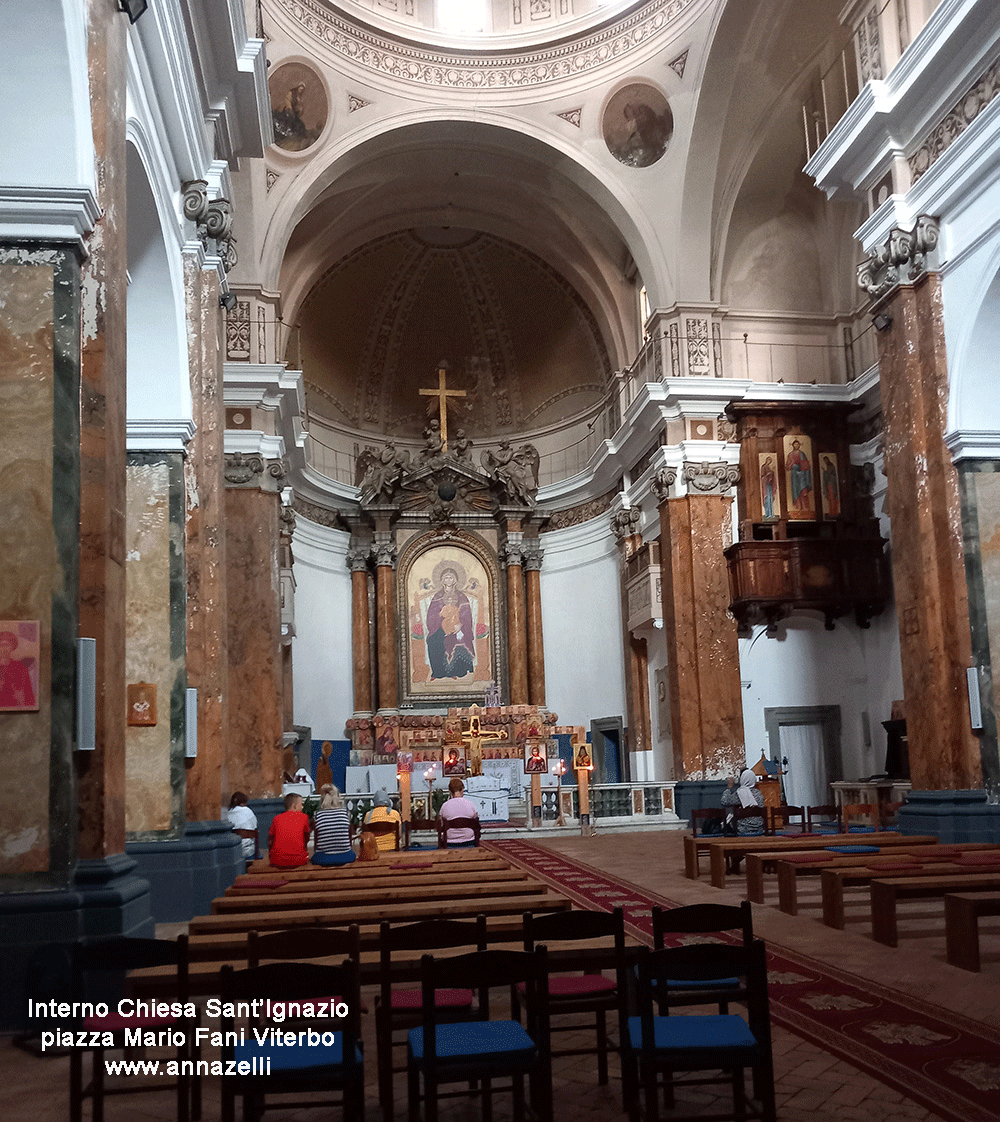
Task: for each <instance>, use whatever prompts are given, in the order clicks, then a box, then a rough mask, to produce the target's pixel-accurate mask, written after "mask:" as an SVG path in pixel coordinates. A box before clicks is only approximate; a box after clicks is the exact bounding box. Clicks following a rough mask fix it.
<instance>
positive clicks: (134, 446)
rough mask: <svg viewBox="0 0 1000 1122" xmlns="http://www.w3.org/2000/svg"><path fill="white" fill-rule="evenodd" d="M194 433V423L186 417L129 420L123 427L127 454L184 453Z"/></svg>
mask: <svg viewBox="0 0 1000 1122" xmlns="http://www.w3.org/2000/svg"><path fill="white" fill-rule="evenodd" d="M194 433H195V425H194V421H192V420H190V419H189V418H187V417H177V418H167V419H165V420H147V419H145V418H143V419H139V420H133V419H132V418H129V420H128V421H127V422H126V426H125V448H126V451H128V452H184V451H185V450H186V449H187V445H188V441H190V440H191V438H192V437H193V436H194Z"/></svg>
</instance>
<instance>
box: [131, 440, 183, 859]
mask: <svg viewBox="0 0 1000 1122" xmlns="http://www.w3.org/2000/svg"><path fill="white" fill-rule="evenodd" d="M127 478H128V511H127V514H126V520H125V526H126V547H127V553H126V564H125V590H126V628H125V678H126V682H127V683H138V682H148V683H150V684H153V685H155V686H156V700H157V721H156V724H155V725H152V726H142V725H131V726H130V725H126V729H125V775H126V781H127V783H128V805H127V807H126V811H125V829H126V831H127V832H128V835H129V838H130V840H133V841H146V840H152V839H155V838H161V837H163V836H164V834H165V833H167V832H168V831H169V832H172V833H173V834H175V835H176V836H180V833H181V831H182V830H183V825H184V809H185V808H184V794H185V792H184V778H185V774H184V728H185V715H184V688H185V686H186V684H187V676H186V672H185V663H184V658H185V632H186V613H185V586H184V522H183V514H184V492H183V488H184V482H183V463H182V458H181V456H180V454H179V453H171V454H167V453H159V452H157V453H130V454H129V457H128V467H127Z"/></svg>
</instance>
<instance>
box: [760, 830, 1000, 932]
mask: <svg viewBox="0 0 1000 1122" xmlns="http://www.w3.org/2000/svg"><path fill="white" fill-rule="evenodd" d="M982 850H995V851H996V854H997V863H998V864H1000V846H993V845H988V844H986V843H982V844H978V843H977V844H974V845H967V846H952V845H943V846H942V845H915V846H907V845H900V846H892V847H890V848H889V849H888V850H880V851H879V852H878V853H841V854H834V853H830V854H828V855H827V856H828V859H827V860H824V859H823V858H822V857H820V856H819V855H818V854H817V853H808V854H799V855H796V854H789V855H788V856H786V857H785V858H784V859H783V860H768V859H766V858H765V859H764V861H761V859H760V855H759V854H752V853H750V854H747V858H746V860H747V883H748V885H749V884H750V880H751V874H750V866H751V863H753V864H754V866H755V867H756V866H760V865H762V864H767V863H770V864H773V865H774V866H775V873H776V876H777V881H778V907H779V908H780V910H781V911H783V912H785V913H787V914H788V915H797V914H798V878H799V877H808V876H814V877H815V876H820V875H821V873H822V871H823V869H838V868H852V867H860V868H865V867H868V868H874V869H877V868H880V867H881V866H888V867H887V868H886V869H885V873H886V875H887V876H891V875H892V867H893V866H895V865H898V864H909V865H915V866H918V867H921V868H924V867H926V868H927V869H928V872H936V871H937V870H936V869H935V866H936V865H939V864H941V863H943V862H952V861H955V860H958V861H959V862H960V861H961V858H962V857H964V856H966V855H967V854H971V853H973V852H975V853H980V852H981V851H982ZM904 871H906V872H907V873H908V872H909V870H904ZM960 871H961V867H960ZM761 880H763V877H761ZM760 894H761V897H763V884H761V888H760ZM763 902H764V901H763V899H760V900H758V901H757V903H761V904H762V903H763Z"/></svg>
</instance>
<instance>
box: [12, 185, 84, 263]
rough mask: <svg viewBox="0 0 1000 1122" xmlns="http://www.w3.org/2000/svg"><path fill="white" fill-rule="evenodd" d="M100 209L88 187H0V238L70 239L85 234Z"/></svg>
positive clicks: (80, 245)
mask: <svg viewBox="0 0 1000 1122" xmlns="http://www.w3.org/2000/svg"><path fill="white" fill-rule="evenodd" d="M102 213H103V211H102V210H101V207H100V204H99V203H98V201H97V198H96V197H95V195H94V193H93V191H91V189H90V188H89V187H34V186H31V187H18V186H10V185H5V186H2V187H0V241H4V242H11V241H31V242H72V243H73V244H74V245H75V246H76V247H77V249H78V250H79V252H80V253H81V255H82V256H84V257H86V256H87V237H88V235H89V234H90V233H91V231H92V230H93V229H94V227H95V226H96V225H97V222H98V220H99V219H100V217H101V215H102Z"/></svg>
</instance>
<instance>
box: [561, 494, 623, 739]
mask: <svg viewBox="0 0 1000 1122" xmlns="http://www.w3.org/2000/svg"><path fill="white" fill-rule="evenodd" d="M542 549H543V550H544V551H545V559H544V562H543V565H542V572H541V590H542V629H543V633H544V641H545V701H546V705H547V707H548V708H549V709H550V710H552V711H554V712H555V713H558V715H559V723H560V724H562V725H585V726H587V727H588V728H589V727H590V722H591V720H593V719H595V718H597V717H616V716H622V717H623V718H624V717H625V671H624V665H623V657H622V617H621V595H620V592H619V577H618V549H617V546H616V545H615V540H614V536H613V535H612V533H611V530H610V527H609V524H608V519H607V518H606V517H603V516H602V517H601V518H596V519H594V520H593V521H591V522H585V523H583V524H582V525H580V526H573V527H571V528H570V529H567V530H554V531H552V532H551V533H547V534H543V535H542Z"/></svg>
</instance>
